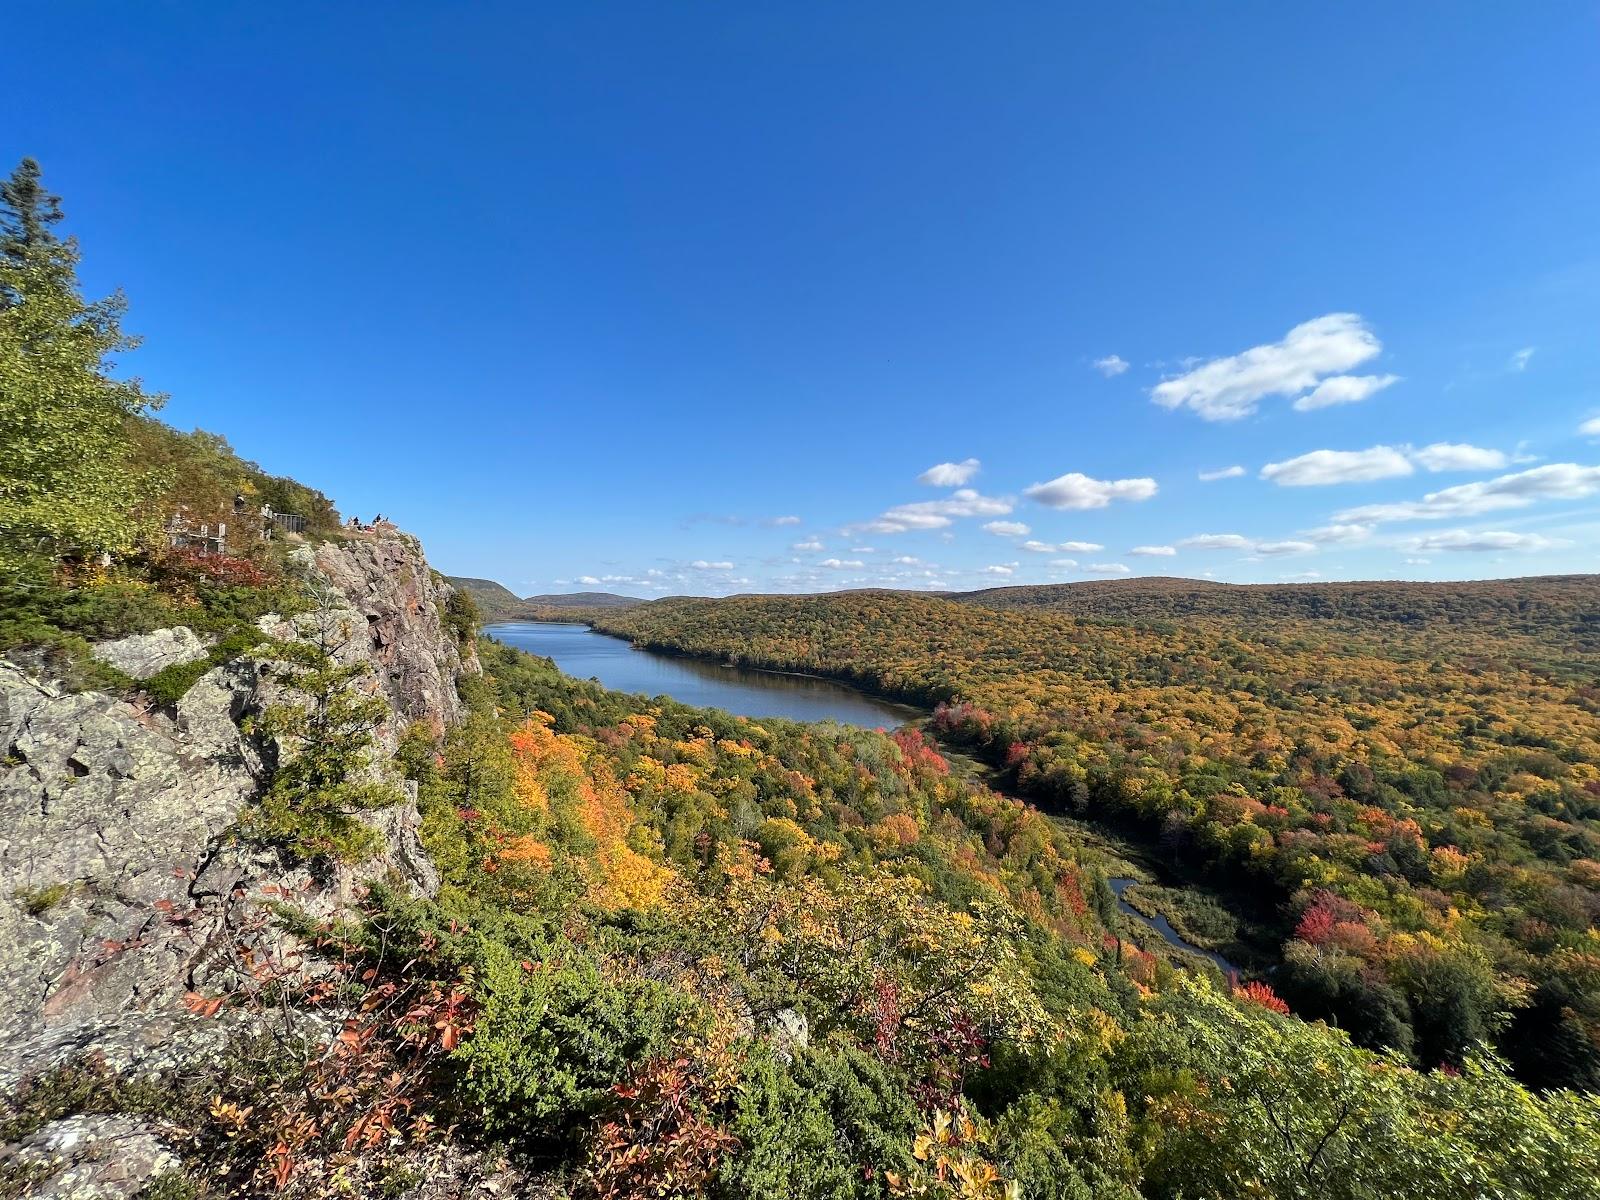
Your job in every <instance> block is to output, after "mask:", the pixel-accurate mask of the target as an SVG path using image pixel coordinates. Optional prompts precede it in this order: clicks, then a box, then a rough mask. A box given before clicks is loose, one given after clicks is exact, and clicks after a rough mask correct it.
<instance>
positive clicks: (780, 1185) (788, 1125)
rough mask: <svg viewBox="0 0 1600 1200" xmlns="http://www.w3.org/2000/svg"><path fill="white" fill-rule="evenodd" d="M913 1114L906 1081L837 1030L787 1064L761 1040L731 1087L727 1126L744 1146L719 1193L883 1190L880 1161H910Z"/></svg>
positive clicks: (893, 1167) (841, 1199)
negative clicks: (733, 1088)
mask: <svg viewBox="0 0 1600 1200" xmlns="http://www.w3.org/2000/svg"><path fill="white" fill-rule="evenodd" d="M918 1123H919V1119H918V1114H917V1110H916V1106H915V1105H914V1104H913V1103H912V1101H911V1099H910V1095H909V1092H908V1088H907V1081H906V1080H905V1079H904V1078H902V1077H900V1076H899V1075H897V1074H896V1073H895V1072H893V1071H892V1070H891V1069H890V1068H888V1067H886V1066H885V1065H884V1064H883V1063H882V1062H881V1061H879V1060H878V1059H875V1058H873V1057H872V1056H871V1055H869V1054H867V1053H866V1052H864V1051H863V1050H861V1049H859V1048H858V1047H856V1046H855V1045H853V1044H851V1043H850V1042H848V1041H847V1040H845V1039H843V1038H840V1039H837V1040H830V1041H829V1042H827V1043H826V1044H823V1045H820V1046H815V1047H812V1048H810V1049H807V1050H802V1051H800V1052H799V1053H798V1054H797V1055H796V1056H795V1059H794V1061H793V1062H792V1063H791V1064H784V1063H782V1062H781V1061H779V1060H778V1059H777V1058H776V1057H775V1056H774V1054H773V1052H772V1051H771V1050H770V1049H769V1048H767V1047H760V1048H758V1049H757V1050H756V1051H754V1052H753V1053H752V1054H751V1056H750V1058H749V1059H748V1060H747V1061H746V1063H745V1065H744V1069H743V1071H742V1073H741V1076H740V1080H739V1084H738V1087H737V1090H736V1093H735V1099H734V1104H733V1116H732V1120H731V1123H730V1126H729V1132H731V1133H732V1134H733V1135H734V1136H735V1137H737V1138H738V1139H739V1141H740V1144H741V1149H740V1151H739V1153H738V1154H736V1155H734V1156H732V1157H730V1158H729V1159H728V1160H727V1161H726V1162H725V1163H724V1165H723V1168H722V1172H721V1176H720V1179H719V1181H718V1195H719V1196H722V1197H725V1198H726V1200H734V1198H735V1197H744V1196H806V1197H818V1198H837V1200H850V1198H854V1197H865V1196H881V1195H883V1194H884V1191H883V1172H884V1171H885V1170H888V1171H896V1172H900V1173H905V1172H906V1171H907V1170H909V1168H910V1166H911V1163H912V1158H911V1143H912V1139H913V1138H914V1137H915V1135H916V1130H917V1127H918Z"/></svg>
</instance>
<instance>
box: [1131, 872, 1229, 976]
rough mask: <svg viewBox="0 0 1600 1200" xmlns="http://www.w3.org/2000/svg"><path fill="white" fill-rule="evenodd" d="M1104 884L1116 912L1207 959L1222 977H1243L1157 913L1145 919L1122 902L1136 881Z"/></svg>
mask: <svg viewBox="0 0 1600 1200" xmlns="http://www.w3.org/2000/svg"><path fill="white" fill-rule="evenodd" d="M1106 882H1107V883H1109V884H1110V885H1111V891H1112V892H1113V893H1114V894H1115V895H1116V897H1117V911H1118V912H1120V913H1122V914H1123V915H1125V916H1129V917H1132V918H1133V919H1134V920H1135V921H1142V922H1143V923H1144V924H1146V925H1148V926H1149V927H1150V928H1151V929H1154V930H1155V931H1156V932H1157V933H1159V934H1160V935H1161V936H1162V937H1163V938H1165V939H1166V940H1167V942H1168V943H1169V944H1171V945H1174V946H1176V947H1177V948H1178V949H1179V950H1185V951H1187V952H1188V953H1190V954H1197V955H1199V956H1200V957H1201V958H1204V959H1209V960H1210V961H1211V962H1213V963H1215V964H1216V965H1217V969H1218V970H1219V971H1221V972H1222V973H1223V974H1224V975H1243V973H1244V972H1242V971H1240V970H1239V968H1238V967H1236V966H1235V965H1234V964H1233V963H1231V962H1229V961H1228V960H1227V959H1225V958H1223V957H1222V955H1220V954H1218V953H1217V952H1216V951H1215V950H1207V949H1205V948H1204V947H1203V946H1196V945H1195V944H1194V943H1193V942H1190V941H1185V940H1184V938H1183V937H1182V936H1180V935H1179V933H1178V931H1177V930H1176V929H1174V928H1173V927H1172V922H1170V921H1168V920H1167V919H1166V918H1165V917H1163V916H1162V915H1161V914H1160V913H1157V914H1156V915H1155V916H1153V917H1147V916H1145V915H1144V914H1143V913H1142V912H1140V911H1139V910H1138V909H1137V908H1135V907H1134V906H1133V905H1131V904H1129V903H1128V902H1127V901H1126V900H1124V899H1123V898H1122V893H1123V892H1125V891H1126V890H1127V889H1128V888H1129V887H1130V886H1132V885H1133V884H1135V883H1138V882H1139V881H1138V880H1137V879H1128V878H1126V877H1120V876H1119V877H1117V878H1113V879H1108V880H1106Z"/></svg>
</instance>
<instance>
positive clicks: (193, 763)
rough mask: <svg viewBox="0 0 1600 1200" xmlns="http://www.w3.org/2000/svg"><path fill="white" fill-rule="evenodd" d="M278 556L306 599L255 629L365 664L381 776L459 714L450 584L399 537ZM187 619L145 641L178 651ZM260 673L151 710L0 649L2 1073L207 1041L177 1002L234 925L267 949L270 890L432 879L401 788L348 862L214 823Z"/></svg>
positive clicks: (251, 756) (223, 974)
mask: <svg viewBox="0 0 1600 1200" xmlns="http://www.w3.org/2000/svg"><path fill="white" fill-rule="evenodd" d="M293 561H294V565H295V567H296V569H297V570H299V571H301V572H302V573H303V574H304V575H305V578H306V580H307V582H308V585H309V586H310V589H311V591H312V592H313V594H314V595H315V597H316V606H315V609H314V611H312V612H310V613H306V614H302V615H300V616H297V617H295V618H293V619H280V618H272V617H267V618H263V619H262V622H261V626H262V629H263V631H264V632H266V633H269V634H271V635H272V636H274V637H278V638H284V639H295V638H298V639H305V640H316V641H319V642H321V643H322V644H323V645H325V646H327V647H328V648H330V649H331V650H332V651H333V653H334V654H335V657H337V658H338V659H340V661H342V662H346V663H363V664H366V665H367V666H370V668H371V670H370V672H368V673H366V674H365V675H364V676H363V684H362V686H364V687H366V688H368V689H369V690H371V691H373V692H375V693H379V694H381V695H382V696H383V698H384V700H385V702H386V706H387V709H388V712H389V717H388V718H387V719H386V720H385V721H383V723H382V724H381V725H380V727H379V728H378V729H377V731H376V732H377V743H378V753H377V755H376V756H375V757H376V759H377V761H376V763H375V766H374V770H375V771H376V772H378V773H379V774H380V775H386V776H388V777H389V778H390V779H391V781H394V782H398V779H397V778H396V776H395V770H394V766H393V763H392V762H391V761H390V758H391V756H392V754H393V751H394V749H395V746H396V745H397V742H398V739H399V735H400V732H401V731H402V730H403V729H404V727H405V726H406V725H407V724H409V723H410V722H412V721H425V722H427V723H428V724H429V725H431V726H432V727H433V728H434V729H435V730H439V729H443V728H444V727H445V726H447V725H449V724H451V723H453V722H455V721H457V720H459V719H460V717H461V715H462V713H461V704H460V700H459V698H458V697H457V694H456V682H457V679H458V678H459V677H460V676H461V675H462V674H463V673H468V672H475V671H476V670H477V662H476V658H475V657H474V656H472V654H471V651H470V650H469V651H468V657H466V658H465V659H464V658H463V656H462V652H461V650H460V649H459V648H458V646H457V644H456V641H455V638H454V637H453V636H452V634H451V633H450V631H449V630H448V629H447V628H445V627H443V626H442V624H441V616H440V614H441V610H442V607H443V605H444V602H445V601H446V600H447V599H448V596H449V594H450V589H449V587H448V585H446V584H444V583H442V582H441V581H439V580H438V579H437V578H436V577H435V576H434V575H433V573H432V572H431V571H430V570H429V568H428V565H427V562H426V560H425V559H424V558H423V555H422V550H421V547H420V546H419V545H418V543H417V541H416V540H415V539H414V538H411V537H409V536H407V535H404V534H399V533H395V534H391V535H387V536H377V537H369V538H365V539H355V540H352V541H350V542H347V543H340V544H336V543H325V544H323V545H320V546H317V547H315V548H313V547H310V546H303V547H300V548H298V549H297V550H296V552H295V556H294V559H293ZM186 633H187V631H184V632H183V633H169V634H165V635H163V636H162V637H160V638H155V639H154V641H156V642H160V643H161V644H163V645H168V646H180V647H181V646H183V645H187V644H188V642H189V638H188V637H186V636H185V634H186ZM123 649H124V651H126V650H127V648H123ZM273 675H274V673H273V671H272V669H271V665H270V664H269V663H266V662H261V661H256V660H252V659H242V660H238V661H235V662H232V663H228V664H226V665H223V666H218V667H215V668H213V669H212V670H210V671H209V672H207V673H206V674H205V675H204V676H203V677H202V678H201V679H200V680H199V682H198V683H196V684H195V685H194V686H193V687H192V688H191V689H190V690H189V691H188V692H187V693H186V694H185V695H184V697H183V698H182V700H180V701H179V702H178V703H177V704H176V706H175V707H174V708H173V709H171V710H166V711H164V710H161V709H158V708H155V707H153V706H150V705H148V704H141V703H138V702H134V701H129V700H125V699H122V698H120V697H117V696H112V695H107V694H102V693H94V692H90V693H79V694H70V693H67V692H64V691H63V690H61V689H60V688H58V687H57V686H55V685H54V684H52V683H50V682H49V681H46V680H41V679H38V678H35V677H33V676H30V675H29V674H28V673H27V672H25V671H24V670H23V669H21V668H20V667H18V666H16V665H14V664H12V663H9V662H5V661H3V660H0V1046H4V1047H5V1050H4V1052H3V1053H0V1087H6V1086H9V1085H10V1084H12V1083H14V1082H15V1081H16V1080H18V1079H20V1078H24V1077H28V1076H32V1075H36V1074H38V1073H39V1072H41V1071H45V1070H48V1069H50V1068H51V1067H53V1066H55V1065H58V1064H61V1063H63V1062H65V1061H67V1060H69V1059H71V1058H74V1057H77V1056H80V1055H83V1054H86V1053H91V1052H92V1053H94V1054H96V1055H99V1056H103V1057H104V1059H105V1060H106V1062H107V1063H108V1064H109V1065H111V1066H112V1067H114V1068H117V1069H124V1070H133V1071H135V1072H143V1071H148V1070H158V1069H160V1068H162V1067H165V1066H169V1065H172V1064H175V1063H179V1062H182V1061H184V1060H185V1059H186V1058H188V1057H190V1056H192V1055H195V1054H197V1053H203V1052H204V1051H206V1050H207V1049H210V1048H213V1047H214V1044H215V1040H216V1038H217V1037H218V1036H219V1029H220V1023H219V1022H217V1021H202V1020H200V1019H198V1018H196V1017H193V1016H191V1015H190V1014H188V1012H187V1011H186V1009H185V1007H184V1004H183V999H184V995H185V993H186V992H189V991H196V990H207V989H209V990H211V991H221V990H226V988H227V986H228V975H229V972H231V971H235V970H237V969H238V963H237V959H236V952H237V943H238V934H239V931H241V930H246V929H255V930H257V931H258V932H257V933H256V934H254V935H253V936H258V937H265V938H271V939H276V943H275V946H274V947H273V948H275V949H281V943H282V941H283V938H284V935H281V934H278V933H276V932H259V931H260V930H263V929H270V923H268V922H265V921H262V920H260V919H257V918H259V917H260V916H261V915H262V913H263V912H264V908H263V905H264V903H265V901H266V900H267V899H268V898H269V897H272V896H275V895H278V894H280V893H279V889H283V888H289V889H292V894H294V895H295V896H296V897H297V900H296V903H297V904H300V905H301V906H303V907H305V908H307V909H309V910H311V911H312V912H314V913H315V912H320V913H331V912H334V911H337V910H338V909H339V908H340V907H341V906H342V905H343V904H345V903H347V902H348V900H349V899H350V897H351V895H352V892H353V891H354V889H355V888H356V886H357V885H358V884H359V882H360V881H361V880H363V879H366V878H374V877H378V876H387V877H390V878H396V877H398V878H399V879H400V880H402V881H403V882H404V883H405V885H406V886H407V887H409V888H410V889H411V890H412V891H413V892H414V893H417V894H428V893H430V892H431V891H432V890H433V889H434V888H435V887H436V886H437V880H436V877H435V874H434V871H433V868H432V865H431V863H430V862H429V861H428V859H427V856H426V854H425V853H424V852H423V850H422V848H421V846H420V844H419V843H418V841H417V838H416V829H417V824H418V819H417V813H416V808H415V790H414V787H412V788H411V789H410V790H409V791H407V792H405V793H404V794H406V796H407V799H406V801H405V802H404V803H401V804H398V805H396V806H394V807H393V808H390V809H385V810H379V811H377V812H373V813H370V814H367V815H366V819H368V820H369V823H370V824H372V825H373V827H374V828H376V829H377V830H378V831H379V832H380V834H381V835H382V838H383V843H384V849H383V851H382V853H381V854H380V855H379V856H378V857H377V858H376V859H375V860H373V861H372V862H369V863H365V864H361V865H360V866H357V867H354V868H340V869H337V870H331V871H328V872H326V873H325V874H322V875H318V876H315V877H313V876H312V875H311V874H310V873H308V872H307V870H306V869H305V868H304V867H303V866H299V865H293V864H290V863H288V862H287V861H285V860H284V858H283V857H282V856H281V855H279V854H277V853H276V852H273V851H269V850H262V849H260V848H259V847H256V848H252V847H248V846H245V845H241V844H239V843H237V842H236V841H235V840H234V839H232V838H230V837H229V836H228V831H229V830H230V828H231V827H232V826H233V825H234V824H235V822H236V821H237V820H238V818H239V816H240V814H241V813H242V812H244V811H245V809H246V807H247V806H248V805H250V804H251V803H252V802H253V801H254V800H255V799H256V798H257V797H258V796H259V795H260V792H261V789H262V787H263V786H264V783H265V782H266V775H267V770H266V766H265V764H264V762H263V759H264V758H266V759H270V758H271V757H272V753H273V748H272V747H270V746H262V745H260V744H259V743H258V742H257V741H256V740H254V739H252V738H251V737H249V736H247V735H246V734H245V733H244V732H243V731H242V730H241V722H244V721H245V718H247V717H250V716H252V715H255V714H259V713H261V712H263V711H264V710H265V709H266V708H267V707H268V706H270V705H272V704H274V703H279V702H281V701H282V700H283V698H284V694H283V692H282V690H281V687H280V685H279V684H277V683H276V682H275V681H274V678H273Z"/></svg>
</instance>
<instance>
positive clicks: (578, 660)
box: [484, 621, 922, 729]
mask: <svg viewBox="0 0 1600 1200" xmlns="http://www.w3.org/2000/svg"><path fill="white" fill-rule="evenodd" d="M484 632H485V633H487V634H488V635H489V636H490V637H493V638H495V639H496V640H498V641H501V642H504V643H505V644H506V645H508V646H515V647H516V648H517V649H518V650H526V651H527V652H528V653H530V654H539V655H542V656H544V657H545V658H549V659H554V660H555V664H556V666H558V667H560V668H561V669H562V670H563V671H564V672H566V673H567V674H568V675H571V676H573V677H574V678H576V679H597V680H599V681H600V682H601V683H603V684H604V685H605V686H606V687H608V688H612V689H614V690H616V691H619V692H642V693H643V694H644V695H646V696H671V697H672V698H673V699H674V700H677V701H679V702H681V703H683V704H693V705H696V706H698V707H702V708H720V709H723V710H725V711H727V712H731V713H737V714H738V715H739V716H742V717H788V718H789V719H790V720H793V721H838V722H839V723H840V724H841V725H860V726H862V727H864V728H867V729H877V728H879V727H882V728H884V729H894V728H896V727H898V726H900V725H904V724H905V723H906V722H907V721H910V720H913V719H915V718H916V717H918V716H921V715H922V714H921V713H919V712H918V711H917V710H916V709H914V708H907V707H905V706H904V705H899V704H890V703H889V702H888V701H886V700H876V699H874V698H873V697H871V696H868V695H865V694H863V693H861V692H858V691H857V690H856V689H855V688H852V687H846V686H845V685H844V684H841V683H834V682H832V681H831V680H827V679H817V678H814V677H813V676H810V675H783V674H778V673H777V672H773V671H750V670H746V669H744V668H742V667H730V666H727V665H725V664H722V663H713V662H705V661H702V660H700V659H695V658H680V657H678V656H676V655H670V654H657V653H655V652H654V651H651V650H636V649H634V648H633V646H632V645H631V644H629V643H628V642H627V641H625V640H624V639H622V638H614V637H608V636H606V635H605V634H603V633H596V632H595V631H594V630H592V629H590V628H588V627H587V626H585V625H565V624H558V623H555V622H550V621H509V622H507V623H505V624H503V625H490V626H487V627H486V628H485V629H484Z"/></svg>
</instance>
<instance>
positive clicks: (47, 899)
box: [12, 883, 72, 917]
mask: <svg viewBox="0 0 1600 1200" xmlns="http://www.w3.org/2000/svg"><path fill="white" fill-rule="evenodd" d="M71 894H72V884H70V883H52V884H51V885H50V886H49V887H42V888H34V889H33V890H31V891H18V892H13V893H12V895H14V896H15V897H16V898H17V899H18V900H20V901H21V902H22V907H23V908H24V909H25V910H26V911H27V913H28V915H29V916H30V917H42V916H43V915H44V914H45V913H47V912H49V911H50V910H51V909H52V908H54V907H55V906H56V905H58V904H60V903H61V902H62V901H63V900H65V899H66V898H67V897H68V896H69V895H71Z"/></svg>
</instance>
